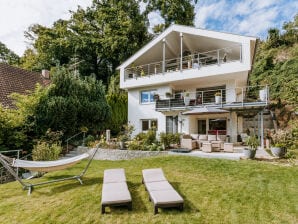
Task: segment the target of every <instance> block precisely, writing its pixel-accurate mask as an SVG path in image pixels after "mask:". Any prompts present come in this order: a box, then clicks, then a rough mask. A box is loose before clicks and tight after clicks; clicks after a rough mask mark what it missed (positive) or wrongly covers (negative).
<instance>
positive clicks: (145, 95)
mask: <svg viewBox="0 0 298 224" xmlns="http://www.w3.org/2000/svg"><path fill="white" fill-rule="evenodd" d="M155 92H156V90H145V91H142V92H141V103H142V104H146V103H152V102H154V94H155Z"/></svg>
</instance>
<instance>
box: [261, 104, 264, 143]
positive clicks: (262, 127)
mask: <svg viewBox="0 0 298 224" xmlns="http://www.w3.org/2000/svg"><path fill="white" fill-rule="evenodd" d="M260 116H261V128H260V129H261V130H260V131H261V133H260V134H261V137H260V140H261V148H262V149H264V119H263V110H262V111H261V112H260Z"/></svg>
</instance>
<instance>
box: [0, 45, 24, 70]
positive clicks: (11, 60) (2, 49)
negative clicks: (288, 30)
mask: <svg viewBox="0 0 298 224" xmlns="http://www.w3.org/2000/svg"><path fill="white" fill-rule="evenodd" d="M1 61H3V62H6V63H8V64H10V65H18V64H19V61H20V57H19V56H18V55H17V54H16V53H14V52H13V51H12V50H10V49H8V48H7V47H6V45H5V44H3V43H2V42H0V62H1Z"/></svg>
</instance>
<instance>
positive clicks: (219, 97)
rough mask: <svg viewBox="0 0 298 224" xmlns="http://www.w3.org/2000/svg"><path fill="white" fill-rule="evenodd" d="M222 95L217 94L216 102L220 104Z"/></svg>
mask: <svg viewBox="0 0 298 224" xmlns="http://www.w3.org/2000/svg"><path fill="white" fill-rule="evenodd" d="M220 102H221V96H215V104H220Z"/></svg>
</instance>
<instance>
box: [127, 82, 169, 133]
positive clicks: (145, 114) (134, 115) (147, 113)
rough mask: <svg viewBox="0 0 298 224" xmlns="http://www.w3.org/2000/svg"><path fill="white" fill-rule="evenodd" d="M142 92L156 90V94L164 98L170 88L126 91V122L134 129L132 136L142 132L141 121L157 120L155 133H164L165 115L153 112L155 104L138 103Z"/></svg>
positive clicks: (161, 87) (160, 87)
mask: <svg viewBox="0 0 298 224" xmlns="http://www.w3.org/2000/svg"><path fill="white" fill-rule="evenodd" d="M144 90H156V93H157V94H159V95H160V96H161V97H163V96H165V93H166V92H170V87H169V86H159V87H151V88H142V89H134V90H129V91H128V122H129V123H130V124H132V125H133V126H134V127H135V131H134V132H133V135H137V134H138V133H140V132H142V127H141V120H142V119H157V120H158V123H157V125H158V127H157V129H158V130H157V132H158V133H160V132H165V131H166V130H165V129H166V120H165V115H164V114H162V113H161V112H158V111H156V110H155V102H152V103H149V104H141V103H140V93H141V91H144Z"/></svg>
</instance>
